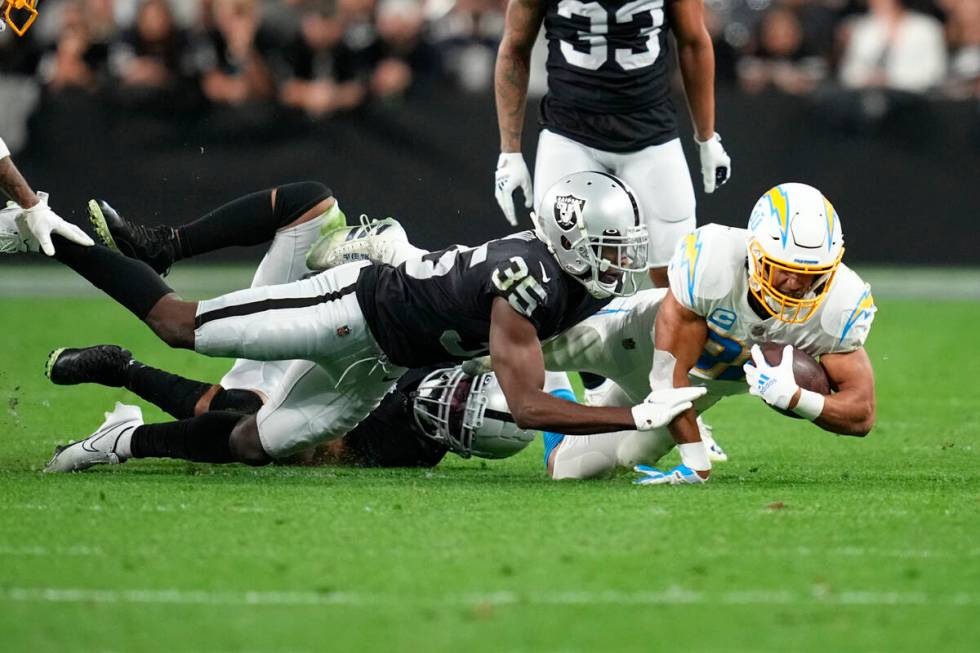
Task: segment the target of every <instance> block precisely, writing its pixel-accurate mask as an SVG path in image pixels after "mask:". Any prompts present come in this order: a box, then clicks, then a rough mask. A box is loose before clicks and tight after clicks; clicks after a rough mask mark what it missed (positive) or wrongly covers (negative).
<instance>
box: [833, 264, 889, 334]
mask: <svg viewBox="0 0 980 653" xmlns="http://www.w3.org/2000/svg"><path fill="white" fill-rule="evenodd" d="M833 284H834V285H833V287H832V288H831V289H830V292H829V293H828V295H827V299H826V300H825V301H824V306H822V307H821V308H822V311H821V318H820V321H821V326H822V327H823V329H824V331H825V332H826V333H827V334H828V335H831V336H833V338H834V350H835V351H853V350H855V349H858V348H860V347H862V346H864V341H865V340H866V339H867V337H868V332H869V331H870V329H871V323H872V322H873V321H874V316H875V312H876V311H877V310H878V309H877V307H876V306H875V300H874V296H873V295H872V293H871V286H870V285H868V284H867V283H865V282H864V280H863V279H861V277H860V276H858V274H857V273H856V272H854V271H853V270H851V269H850V268H848V267H847V266H845V265H841V266H840V268H839V269H838V271H837V275H836V277H835V278H834V281H833Z"/></svg>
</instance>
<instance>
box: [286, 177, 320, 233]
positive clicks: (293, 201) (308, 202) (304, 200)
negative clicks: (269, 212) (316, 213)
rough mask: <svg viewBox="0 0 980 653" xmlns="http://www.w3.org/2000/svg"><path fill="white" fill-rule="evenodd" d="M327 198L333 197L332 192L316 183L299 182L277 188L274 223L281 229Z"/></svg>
mask: <svg viewBox="0 0 980 653" xmlns="http://www.w3.org/2000/svg"><path fill="white" fill-rule="evenodd" d="M328 197H333V191H331V190H330V189H329V188H327V187H326V186H324V185H323V184H321V183H320V182H318V181H299V182H295V183H292V184H283V185H282V186H278V187H277V188H276V206H275V209H274V211H273V213H274V216H275V219H276V223H277V224H278V225H279V228H280V229H281V228H283V227H285V226H286V225H288V224H291V223H293V222H295V221H296V220H298V219H299V218H300V216H302V215H303V214H304V213H306V212H307V211H309V210H310V209H311V208H313V207H314V206H316V205H317V204H319V203H320V202H322V201H323V200H325V199H327V198H328Z"/></svg>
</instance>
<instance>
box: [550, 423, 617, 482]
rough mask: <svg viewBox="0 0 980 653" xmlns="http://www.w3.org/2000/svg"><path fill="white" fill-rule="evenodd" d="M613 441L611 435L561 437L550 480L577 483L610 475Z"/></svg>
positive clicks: (613, 456) (614, 449)
mask: <svg viewBox="0 0 980 653" xmlns="http://www.w3.org/2000/svg"><path fill="white" fill-rule="evenodd" d="M616 440H617V435H616V434H612V433H604V434H602V435H599V436H592V435H584V436H583V435H576V436H565V440H564V441H563V442H562V443H561V448H559V449H558V452H557V453H556V454H555V459H554V464H553V465H552V468H551V478H553V479H555V480H556V481H558V480H562V479H580V480H581V479H589V478H603V477H605V476H608V475H610V474H612V473H613V471H615V469H616V445H617V442H616Z"/></svg>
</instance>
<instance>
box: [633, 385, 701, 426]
mask: <svg viewBox="0 0 980 653" xmlns="http://www.w3.org/2000/svg"><path fill="white" fill-rule="evenodd" d="M707 391H708V389H707V388H667V389H665V390H654V391H653V392H651V393H650V394H649V395H647V398H646V399H644V400H643V403H642V404H637V405H636V406H633V408H632V412H633V420H634V421H635V422H636V430H637V431H649V430H651V429H657V428H660V427H661V426H666V425H667V424H669V423H670V422H671V420H673V419H674V418H675V417H677V416H678V415H680V414H681V413H683V412H684V411H685V410H687V409H688V408H690V407H692V406H693V405H694V400H695V399H697V398H699V397H703V396H704V394H705V393H706V392H707Z"/></svg>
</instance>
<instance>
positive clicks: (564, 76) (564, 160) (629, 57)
mask: <svg viewBox="0 0 980 653" xmlns="http://www.w3.org/2000/svg"><path fill="white" fill-rule="evenodd" d="M703 11H704V4H703V0H673V1H671V2H669V3H667V5H666V7H665V2H664V0H639V1H637V2H624V1H622V0H598V1H591V2H582V1H581V0H510V2H509V4H508V6H507V19H506V26H505V28H504V36H503V39H502V40H501V42H500V49H499V52H498V54H497V67H496V73H495V79H494V85H495V87H496V96H497V122H498V127H499V129H500V152H501V153H500V157H499V159H498V160H497V172H496V180H495V181H496V183H495V194H496V198H497V203H498V204H500V207H501V209H502V210H503V212H504V216H505V217H506V218H507V220H508V221H510V223H511V224H512V225H516V224H517V218H516V215H515V212H514V199H513V192H514V191H515V190H516V189H517V188H521V189H522V190H523V192H524V198H525V206H526V207H527V208H531V207H532V205H531V198H532V196H533V198H534V207H535V208H537V207H538V205H539V204H540V203H541V199H542V197H543V196H544V191H546V190H547V189H548V188H550V187H551V185H552V184H553V183H555V182H556V181H557V180H558V179H560V178H562V177H564V176H565V175H567V174H569V173H572V172H579V171H583V170H592V171H597V172H610V173H612V174H614V175H616V176H617V177H620V178H621V179H623V180H624V181H626V183H627V184H629V185H630V186H632V187H633V188H634V189H635V191H636V196H637V200H638V203H639V205H640V209H641V213H642V214H643V216H644V220H645V221H646V224H647V231H648V232H649V234H650V247H649V251H648V257H649V258H648V264H649V270H650V278H651V279H652V280H653V282H654V284H655V285H657V286H659V287H664V286H666V285H667V267H666V266H667V262H668V261H669V259H670V255H671V253H672V252H673V250H674V247H675V246H676V244H677V242H678V241H679V240H680V239H681V238H682V237H683V236H684V235H685V234H688V233H690V232H691V231H693V230H694V228H695V216H694V209H695V200H694V188H693V187H692V185H691V178H690V174H689V172H688V169H687V162H686V161H685V159H684V152H683V150H682V148H681V144H680V139H679V138H678V136H677V125H676V110H675V108H674V105H673V102H672V100H671V98H670V79H669V76H668V65H667V56H668V51H669V43H668V40H667V30H668V29H670V31H672V32H673V33H674V36H675V38H676V40H677V46H678V55H679V61H680V69H681V75H682V77H683V80H684V90H685V93H686V95H687V103H688V106H689V108H690V113H691V119H692V121H693V123H694V132H695V139H696V141H697V143H698V147H699V150H700V154H701V173H702V176H703V177H704V190H705V192H707V193H712V192H714V190H715V188H717V187H718V186H720V185H721V184H723V183H725V182H726V181H727V180H728V178H729V177H730V175H731V161H730V159H729V157H728V154H727V153H726V152H725V149H724V148H723V147H722V145H721V138H720V137H719V136H718V134H717V133H715V97H714V76H715V62H714V48H713V47H712V44H711V38H710V36H709V35H708V31H707V30H706V29H705V26H704V17H703ZM542 22H543V23H544V28H545V36H546V38H547V40H548V64H547V66H548V93H547V94H546V95H545V96H544V99H543V100H542V101H541V114H540V123H541V126H542V130H541V136H540V138H539V140H538V152H537V157H536V159H535V170H534V178H535V183H534V189H535V190H534V192H533V193H532V190H531V175H530V173H529V171H528V168H527V165H526V164H525V163H524V158H523V156H522V154H521V132H522V130H523V127H524V111H525V105H526V103H527V85H528V77H529V69H530V61H531V48H532V46H533V45H534V41H535V38H536V37H537V34H538V30H539V29H540V27H541V24H542Z"/></svg>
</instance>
